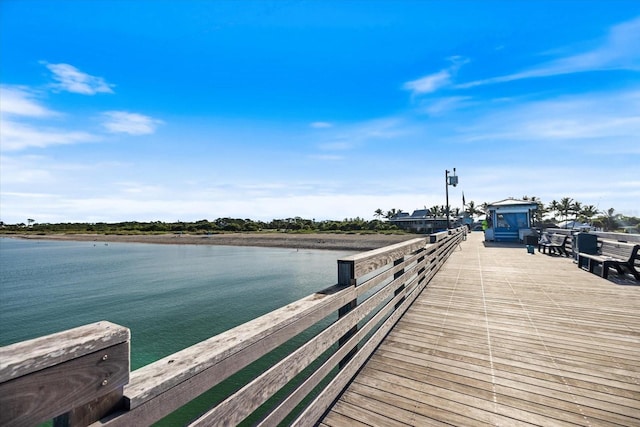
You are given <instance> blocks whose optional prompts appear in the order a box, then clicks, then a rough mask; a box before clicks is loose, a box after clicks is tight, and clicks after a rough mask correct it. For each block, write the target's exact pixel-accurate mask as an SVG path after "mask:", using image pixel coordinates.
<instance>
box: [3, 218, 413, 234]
mask: <svg viewBox="0 0 640 427" xmlns="http://www.w3.org/2000/svg"><path fill="white" fill-rule="evenodd" d="M0 227H2V232H4V233H11V232H19V233H24V232H25V231H26V232H29V233H34V234H37V233H42V234H47V233H76V234H164V233H188V234H213V233H225V232H227V233H228V232H276V231H277V232H284V233H289V232H291V233H331V232H335V233H340V232H342V233H345V232H361V233H365V232H368V233H379V232H380V233H396V232H401V231H400V230H399V229H398V227H396V226H395V225H393V224H391V223H389V222H388V221H382V220H379V219H374V220H371V221H368V220H365V219H363V218H359V217H356V218H346V219H343V220H342V221H335V220H323V221H316V220H315V219H304V218H301V217H295V218H284V219H273V220H271V221H268V222H267V221H256V220H252V219H241V218H218V219H216V220H213V221H209V220H206V219H202V220H199V221H195V222H187V221H176V222H163V221H152V222H138V221H125V222H114V223H108V222H95V223H78V222H74V223H55V224H50V223H38V222H36V221H35V220H34V219H31V218H30V219H29V220H28V223H27V224H25V223H20V224H4V223H0Z"/></svg>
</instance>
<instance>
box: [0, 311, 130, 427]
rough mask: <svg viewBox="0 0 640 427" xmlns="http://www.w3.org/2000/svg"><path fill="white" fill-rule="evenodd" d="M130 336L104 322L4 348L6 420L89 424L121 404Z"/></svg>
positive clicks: (0, 380)
mask: <svg viewBox="0 0 640 427" xmlns="http://www.w3.org/2000/svg"><path fill="white" fill-rule="evenodd" d="M130 336H131V335H130V332H129V329H127V328H124V327H122V326H119V325H116V324H113V323H110V322H106V321H102V322H97V323H93V324H90V325H85V326H81V327H78V328H74V329H70V330H68V331H64V332H59V333H56V334H52V335H47V336H45V337H41V338H36V339H32V340H29V341H24V342H20V343H16V344H12V345H8V346H6V347H2V348H0V407H1V408H2V410H1V411H0V425H2V426H19V425H37V424H39V423H41V422H43V421H47V420H50V419H52V418H55V421H54V424H55V426H86V425H89V424H91V423H93V422H95V421H98V420H99V419H101V418H102V417H104V416H106V415H108V414H109V413H111V412H112V411H115V410H117V409H119V405H120V404H121V402H122V392H123V388H124V385H125V384H127V383H128V382H129V371H130V361H129V360H130V359H129V352H130V350H129V340H130Z"/></svg>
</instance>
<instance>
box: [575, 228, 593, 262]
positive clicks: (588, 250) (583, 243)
mask: <svg viewBox="0 0 640 427" xmlns="http://www.w3.org/2000/svg"><path fill="white" fill-rule="evenodd" d="M572 243H573V245H572V246H573V247H572V249H573V257H574V259H576V260H577V259H578V253H579V252H582V253H583V254H591V255H595V254H597V253H598V236H596V235H595V234H590V233H576V234H574V235H573V242H572Z"/></svg>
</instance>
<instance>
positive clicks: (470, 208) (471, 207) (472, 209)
mask: <svg viewBox="0 0 640 427" xmlns="http://www.w3.org/2000/svg"><path fill="white" fill-rule="evenodd" d="M465 212H466V213H468V214H469V216H470V217H471V219H473V217H474V216H475V215H477V214H479V213H482V211H480V210H478V208H477V207H476V204H475V202H474V201H473V200H471V201H470V202H469V203H467V205H466V209H465Z"/></svg>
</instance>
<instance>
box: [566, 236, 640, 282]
mask: <svg viewBox="0 0 640 427" xmlns="http://www.w3.org/2000/svg"><path fill="white" fill-rule="evenodd" d="M639 251H640V245H637V244H636V245H634V244H632V243H624V242H615V241H612V240H603V241H602V246H601V247H600V254H597V255H592V254H585V253H582V252H580V253H579V254H578V267H579V268H582V267H583V266H586V267H588V268H589V272H591V273H593V270H594V269H595V267H596V265H598V264H602V277H603V278H605V279H606V278H607V276H608V275H609V269H610V268H612V267H614V268H615V269H616V270H617V271H618V273H619V274H621V275H624V274H625V269H626V270H628V271H629V272H630V273H631V274H633V277H635V278H636V280H640V271H639V270H638V266H637V265H638V264H639V263H640V253H639Z"/></svg>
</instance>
